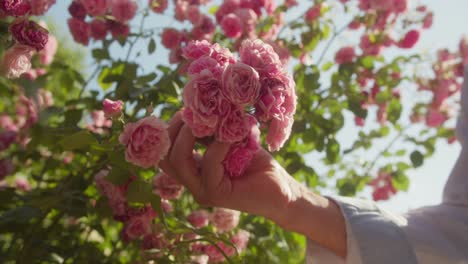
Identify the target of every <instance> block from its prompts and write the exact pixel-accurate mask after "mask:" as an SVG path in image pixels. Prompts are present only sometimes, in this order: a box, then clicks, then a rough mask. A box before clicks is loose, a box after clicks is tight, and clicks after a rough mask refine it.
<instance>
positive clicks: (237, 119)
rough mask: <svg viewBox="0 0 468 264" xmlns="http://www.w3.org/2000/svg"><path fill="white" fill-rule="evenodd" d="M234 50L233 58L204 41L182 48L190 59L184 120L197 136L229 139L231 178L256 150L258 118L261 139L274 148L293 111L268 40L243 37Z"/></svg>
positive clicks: (288, 84)
mask: <svg viewBox="0 0 468 264" xmlns="http://www.w3.org/2000/svg"><path fill="white" fill-rule="evenodd" d="M239 55H240V60H239V61H237V60H236V58H235V57H234V56H233V55H232V54H231V53H230V52H229V50H227V49H224V48H221V47H220V46H219V45H218V44H213V45H212V44H210V43H209V42H207V41H195V42H190V43H189V44H188V45H187V46H186V47H185V48H184V49H183V56H184V57H185V58H186V59H187V60H188V61H189V62H190V64H189V66H188V69H187V72H188V74H189V76H190V80H189V82H188V83H187V84H186V85H185V88H184V91H183V100H184V105H185V109H184V112H183V119H184V121H185V123H186V124H187V125H188V126H189V127H190V128H191V129H192V131H193V134H194V135H195V136H196V137H199V138H202V137H210V136H214V137H215V139H216V140H217V141H219V142H226V143H233V146H232V148H231V151H230V154H228V157H227V158H226V162H225V168H226V170H227V171H228V174H229V175H230V176H231V177H239V176H240V175H241V174H242V172H243V169H244V168H245V167H246V165H247V164H248V163H249V162H250V159H251V158H252V156H253V153H255V152H256V151H257V150H258V147H259V134H260V133H259V132H258V127H257V125H258V124H257V123H258V122H261V123H262V124H263V125H265V126H268V134H267V137H266V142H267V144H268V147H269V149H270V150H271V151H276V150H279V149H280V148H281V147H282V146H283V144H284V142H285V141H286V140H287V139H288V137H289V134H290V132H291V128H292V124H293V121H294V120H293V115H294V113H295V110H296V93H295V84H294V81H293V80H292V78H291V76H290V75H289V74H288V73H286V71H285V69H284V68H283V65H282V63H281V61H280V60H279V57H278V55H277V54H276V53H275V52H274V50H273V48H272V47H271V46H270V45H268V44H265V43H264V42H262V41H260V40H245V41H244V42H243V43H242V44H241V46H240V49H239ZM246 109H250V110H252V112H251V113H249V112H246Z"/></svg>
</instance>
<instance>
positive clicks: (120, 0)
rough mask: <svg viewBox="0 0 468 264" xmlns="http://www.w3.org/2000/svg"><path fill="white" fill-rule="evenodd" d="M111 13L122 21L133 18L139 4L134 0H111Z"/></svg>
mask: <svg viewBox="0 0 468 264" xmlns="http://www.w3.org/2000/svg"><path fill="white" fill-rule="evenodd" d="M110 1H111V14H112V16H113V17H114V18H115V19H116V20H117V21H119V22H121V23H126V22H128V21H129V20H132V19H133V18H134V17H135V15H136V12H137V9H138V5H137V3H136V2H135V1H134V0H110Z"/></svg>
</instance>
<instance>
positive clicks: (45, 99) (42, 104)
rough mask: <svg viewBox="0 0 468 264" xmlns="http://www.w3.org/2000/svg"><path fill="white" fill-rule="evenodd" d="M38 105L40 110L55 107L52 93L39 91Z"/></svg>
mask: <svg viewBox="0 0 468 264" xmlns="http://www.w3.org/2000/svg"><path fill="white" fill-rule="evenodd" d="M37 103H38V105H39V108H48V107H51V106H53V105H54V97H53V96H52V93H51V92H50V91H47V90H44V89H42V88H41V89H39V90H38V91H37Z"/></svg>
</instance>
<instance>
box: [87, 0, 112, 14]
mask: <svg viewBox="0 0 468 264" xmlns="http://www.w3.org/2000/svg"><path fill="white" fill-rule="evenodd" d="M80 2H81V4H82V5H83V7H84V9H85V10H86V12H87V13H88V14H89V15H91V16H104V15H105V14H106V13H107V9H108V8H109V2H110V0H80Z"/></svg>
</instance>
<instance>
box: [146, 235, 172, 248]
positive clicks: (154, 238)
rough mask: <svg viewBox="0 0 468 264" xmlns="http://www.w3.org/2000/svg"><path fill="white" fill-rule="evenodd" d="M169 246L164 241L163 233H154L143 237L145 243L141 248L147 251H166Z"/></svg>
mask: <svg viewBox="0 0 468 264" xmlns="http://www.w3.org/2000/svg"><path fill="white" fill-rule="evenodd" d="M166 246H167V242H166V241H165V240H164V234H163V233H152V234H148V235H145V237H143V243H142V244H141V247H142V248H143V249H145V250H148V249H164V248H165V247H166Z"/></svg>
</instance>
